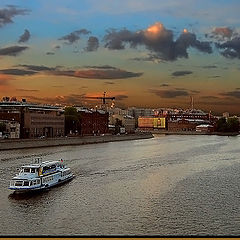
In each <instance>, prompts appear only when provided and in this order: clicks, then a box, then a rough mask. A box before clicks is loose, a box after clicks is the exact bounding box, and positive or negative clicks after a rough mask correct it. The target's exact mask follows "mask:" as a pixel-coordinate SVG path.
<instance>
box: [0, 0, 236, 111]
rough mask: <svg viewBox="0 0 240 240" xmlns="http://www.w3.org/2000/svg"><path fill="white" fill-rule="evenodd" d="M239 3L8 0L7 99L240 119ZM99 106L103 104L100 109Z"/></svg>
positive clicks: (4, 43)
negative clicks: (101, 100) (104, 99)
mask: <svg viewBox="0 0 240 240" xmlns="http://www.w3.org/2000/svg"><path fill="white" fill-rule="evenodd" d="M239 11H240V1H239V0H228V1H226V0H202V1H197V0H181V1H179V0H168V1H166V0H165V1H162V0H101V1H99V0H81V1H80V0H24V1H22V0H18V1H17V0H1V2H0V36H1V38H0V61H1V65H0V97H1V98H2V97H3V96H15V97H17V98H18V99H21V98H26V99H27V100H28V101H32V102H41V103H52V104H55V103H58V104H63V105H66V104H67V105H69V104H77V105H87V106H90V105H91V104H93V102H92V101H91V100H90V99H88V98H87V97H94V96H102V94H103V92H104V91H106V92H107V96H109V97H111V96H115V97H116V101H115V104H116V106H120V107H128V106H136V107H151V108H157V107H181V108H188V107H189V103H190V96H193V97H194V103H195V107H196V108H198V109H203V110H205V111H210V110H211V111H212V112H214V113H222V112H225V111H228V112H230V113H232V114H238V115H239V114H240V78H239V75H240V74H239V73H240V64H239V63H240V17H239ZM94 104H95V103H94Z"/></svg>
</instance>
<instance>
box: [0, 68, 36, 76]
mask: <svg viewBox="0 0 240 240" xmlns="http://www.w3.org/2000/svg"><path fill="white" fill-rule="evenodd" d="M0 72H1V73H3V74H7V75H17V76H25V75H34V74H36V73H37V72H35V71H29V70H23V69H17V68H9V69H2V70H0Z"/></svg>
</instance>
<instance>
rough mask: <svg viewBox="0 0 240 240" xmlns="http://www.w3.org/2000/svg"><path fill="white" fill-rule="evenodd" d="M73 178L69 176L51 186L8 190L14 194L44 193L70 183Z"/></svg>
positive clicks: (11, 188)
mask: <svg viewBox="0 0 240 240" xmlns="http://www.w3.org/2000/svg"><path fill="white" fill-rule="evenodd" d="M74 177H75V176H74V175H72V176H69V177H68V178H66V179H63V180H60V181H58V182H56V183H53V184H51V185H48V184H47V185H42V186H40V187H34V188H29V187H26V188H21V189H20V188H16V187H9V188H8V189H10V190H13V191H14V193H16V194H21V193H29V192H37V191H44V190H48V189H50V188H53V187H57V186H60V185H62V184H64V183H66V182H69V181H71V180H72V179H73V178H74Z"/></svg>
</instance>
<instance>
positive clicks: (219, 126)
mask: <svg viewBox="0 0 240 240" xmlns="http://www.w3.org/2000/svg"><path fill="white" fill-rule="evenodd" d="M216 130H217V132H226V131H227V121H226V118H224V117H222V118H220V119H218V121H217V123H216Z"/></svg>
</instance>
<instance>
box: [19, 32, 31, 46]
mask: <svg viewBox="0 0 240 240" xmlns="http://www.w3.org/2000/svg"><path fill="white" fill-rule="evenodd" d="M30 37H31V35H30V32H29V31H28V30H27V29H25V31H24V33H23V35H21V36H20V38H19V40H18V42H19V43H23V42H27V41H28V40H29V39H30Z"/></svg>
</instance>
